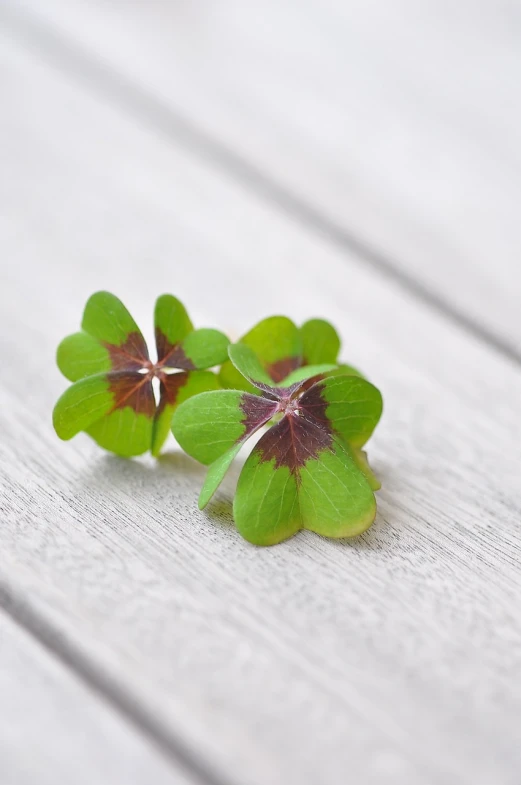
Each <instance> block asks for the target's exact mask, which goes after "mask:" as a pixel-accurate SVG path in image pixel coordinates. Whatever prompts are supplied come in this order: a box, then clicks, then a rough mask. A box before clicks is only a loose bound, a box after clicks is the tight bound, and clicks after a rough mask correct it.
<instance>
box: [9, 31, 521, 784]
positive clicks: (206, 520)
mask: <svg viewBox="0 0 521 785" xmlns="http://www.w3.org/2000/svg"><path fill="white" fill-rule="evenodd" d="M0 69H1V84H2V96H3V121H2V123H1V124H0V158H1V161H0V166H1V171H2V173H3V176H2V179H1V180H0V208H1V209H0V214H1V216H2V218H1V223H0V231H1V233H2V248H3V256H2V261H1V265H2V274H1V277H2V287H1V290H0V313H1V315H2V321H3V326H2V330H1V336H2V384H1V386H0V433H1V440H0V475H1V476H2V477H3V478H4V480H5V481H4V484H3V486H2V488H1V496H0V506H1V511H2V560H1V561H0V577H1V578H2V580H3V581H4V582H5V583H7V584H8V585H9V587H10V590H11V591H12V593H13V596H15V597H17V598H18V601H19V602H20V603H21V604H23V603H25V604H26V605H27V606H30V608H31V609H32V611H33V613H38V614H39V615H40V618H41V620H42V625H45V626H46V628H48V629H49V630H51V631H55V632H56V633H57V634H59V636H60V638H61V640H64V641H69V643H70V645H71V647H74V648H75V649H76V650H81V652H82V656H83V657H84V658H86V659H88V661H89V662H90V663H91V665H92V667H96V668H98V669H99V672H100V674H103V675H104V678H106V679H110V680H112V682H113V683H114V684H116V685H117V686H118V688H119V689H125V690H126V691H127V692H128V695H129V696H131V698H132V700H133V701H134V702H135V705H136V706H137V707H138V708H139V707H141V708H142V710H143V711H146V712H148V713H149V714H152V715H153V716H154V717H155V718H156V720H157V722H158V723H161V724H162V726H163V727H164V732H165V735H166V736H170V737H171V738H172V739H174V740H181V741H182V742H183V744H185V745H186V746H187V747H188V748H189V749H190V750H191V752H192V754H193V756H194V758H197V759H199V760H204V761H205V762H206V765H207V766H208V767H209V768H210V769H211V770H212V771H214V772H215V774H216V776H219V777H221V779H222V780H224V781H226V782H229V783H231V784H234V783H237V785H261V784H262V785H264V783H266V782H269V783H270V785H271V784H273V785H282V784H283V785H287V783H293V782H298V783H299V785H322V784H323V783H325V782H327V783H329V782H335V783H336V782H345V781H353V782H356V783H360V785H366V784H370V785H372V784H373V783H378V785H380V784H382V785H383V783H385V784H386V785H388V784H389V783H393V785H394V783H396V784H398V783H399V784H400V785H403V783H404V782H411V783H412V782H414V783H415V785H424V784H425V785H427V784H428V785H431V784H432V783H436V785H438V783H443V785H445V784H446V783H449V784H452V783H454V785H455V784H456V783H458V784H459V783H461V782H472V783H473V785H481V784H482V785H489V784H490V783H491V782H494V783H501V785H517V782H518V774H519V766H520V764H521V759H520V758H521V754H520V749H519V744H518V741H519V732H518V719H519V712H520V709H521V680H520V679H519V664H520V661H521V630H520V610H519V592H520V584H521V574H520V570H519V556H520V552H521V549H520V545H521V543H520V532H519V517H520V500H519V490H520V489H519V465H520V459H521V448H520V439H519V435H520V434H519V430H520V429H519V401H520V400H521V372H520V371H519V369H518V368H517V367H515V366H513V365H511V364H509V363H508V362H507V361H506V360H504V359H502V358H501V357H499V356H496V355H495V354H494V353H493V352H491V351H490V350H489V349H488V348H487V347H486V346H484V345H482V344H480V343H479V342H477V341H475V340H473V339H471V338H470V337H469V336H468V335H467V334H464V333H462V332H459V331H458V330H456V329H455V328H454V327H453V326H452V325H450V324H449V323H446V322H445V321H444V320H443V319H442V318H441V317H440V316H439V314H437V313H434V312H431V311H429V310H428V309H425V307H424V306H422V305H421V304H420V303H418V302H417V301H415V300H414V299H413V298H412V297H411V296H409V295H408V294H406V293H404V291H403V290H402V289H401V288H400V287H399V286H397V285H394V284H393V283H391V282H390V281H388V280H385V279H383V278H379V277H378V276H377V275H375V274H374V272H371V271H370V270H368V269H367V267H366V266H365V265H364V264H361V263H360V261H359V260H358V259H357V258H356V257H355V256H354V255H353V254H349V253H347V252H346V253H344V254H341V253H340V252H339V251H338V250H337V249H335V248H334V247H333V246H331V245H329V244H328V242H327V240H326V239H324V238H321V237H319V236H317V235H316V234H314V233H313V232H307V231H306V229H305V228H304V227H302V226H300V225H298V224H297V223H293V222H291V221H290V220H288V218H287V217H286V216H284V215H283V214H281V213H278V212H277V210H276V209H272V208H271V207H269V206H268V205H266V204H265V203H264V202H263V201H262V200H261V199H257V197H256V196H255V195H254V194H252V193H250V192H249V191H248V190H246V189H245V188H243V187H241V186H240V185H238V184H236V183H234V182H233V181H231V180H228V179H227V178H225V177H223V176H222V174H221V173H220V172H219V171H217V170H212V169H211V168H210V167H209V166H208V165H207V164H206V163H204V162H199V161H197V160H196V159H195V158H194V157H193V156H191V155H187V154H186V152H185V151H183V149H181V148H176V147H175V145H173V144H170V143H168V142H167V141H166V140H165V139H164V138H163V137H162V136H161V135H158V134H156V133H155V131H154V130H152V129H150V128H149V127H147V125H146V123H144V124H143V125H142V126H141V125H139V124H138V123H137V122H136V121H135V120H134V119H131V118H128V117H126V116H125V115H123V114H121V112H120V110H119V109H118V108H116V107H114V106H113V105H112V104H111V103H110V102H109V101H105V100H104V99H103V98H99V97H97V96H96V95H95V94H94V92H92V93H90V92H89V91H88V90H85V89H84V87H83V86H82V85H81V84H80V83H78V82H76V81H74V79H73V78H71V76H70V74H65V73H64V74H59V72H58V70H56V69H54V68H51V67H48V66H47V65H45V64H44V63H43V62H42V61H41V60H40V59H39V58H38V56H37V55H36V54H34V53H31V52H30V51H29V50H27V51H25V50H23V49H21V48H18V47H17V45H16V44H15V43H14V42H13V41H12V40H9V39H8V37H7V36H5V35H2V36H1V46H0ZM102 287H105V288H109V289H112V290H114V291H116V292H117V293H118V294H119V295H120V296H121V297H122V298H123V299H124V300H125V302H126V303H127V304H128V306H129V307H130V308H131V310H132V312H133V313H134V315H135V316H136V318H137V319H138V321H139V322H140V324H142V325H143V326H144V327H147V326H149V325H150V317H151V313H152V304H153V298H154V296H155V295H157V294H158V293H159V292H162V291H173V292H174V293H176V294H177V295H179V296H180V297H182V298H183V299H184V300H185V301H186V302H187V303H188V304H189V306H190V307H191V310H192V312H193V313H194V316H195V317H196V320H197V323H198V324H200V325H203V324H207V325H209V326H210V325H212V324H213V325H220V326H222V327H224V328H227V329H229V330H230V332H232V333H234V334H239V333H240V332H241V331H243V330H244V329H245V328H247V327H248V326H250V325H251V324H252V322H253V321H254V320H256V319H257V318H260V317H261V316H263V315H265V314H266V313H270V312H272V313H273V312H279V311H282V312H289V313H290V314H291V315H293V316H294V317H295V318H297V319H304V318H306V317H309V316H311V315H314V314H316V315H322V314H323V315H326V316H328V317H329V318H330V319H331V320H333V321H334V322H335V323H336V324H337V325H338V327H339V329H340V331H341V333H342V334H343V336H344V338H345V358H346V359H347V360H349V361H351V362H353V363H354V364H358V365H360V366H361V367H362V368H363V369H364V370H365V371H366V372H367V374H368V375H369V376H370V378H372V379H374V381H375V382H376V383H378V384H379V385H380V386H381V387H382V389H383V391H384V395H385V401H386V413H385V418H384V421H383V423H382V426H381V429H380V430H379V432H378V434H377V436H376V437H375V439H374V443H373V444H372V445H371V455H372V457H373V462H374V465H375V468H376V470H377V471H378V472H379V474H380V475H381V477H382V480H383V483H384V487H383V490H382V492H381V493H380V494H379V505H380V513H379V516H378V520H377V523H376V524H375V526H374V527H373V528H372V529H371V530H370V531H369V532H368V533H367V534H366V535H364V536H363V537H360V538H359V539H357V540H355V541H353V542H332V541H327V540H324V539H321V538H319V537H316V536H313V535H311V534H301V535H299V536H297V537H295V538H294V539H293V540H291V541H290V542H288V543H286V544H283V545H281V546H278V547H275V548H271V549H264V550H262V549H256V548H253V547H252V546H250V545H248V544H247V543H245V542H244V541H242V540H241V539H240V537H239V536H238V534H237V533H236V531H235V529H234V527H233V524H232V522H231V519H230V514H229V497H230V493H231V489H232V482H228V483H227V484H226V486H225V490H224V492H223V494H221V496H220V497H219V498H220V500H219V502H218V504H217V505H216V506H215V507H214V508H213V514H209V515H206V514H203V513H200V512H198V511H197V508H196V497H197V492H198V488H199V486H200V483H201V481H202V477H203V470H202V469H201V468H200V467H199V466H197V465H196V464H195V463H194V462H193V461H191V460H189V459H188V458H185V457H183V456H182V455H181V454H180V453H178V452H176V451H174V450H173V449H172V446H171V447H170V450H169V451H168V452H167V454H166V455H165V456H164V458H163V459H162V460H160V461H159V462H158V463H154V462H153V461H152V460H149V459H143V460H139V461H132V462H130V461H128V462H125V461H120V460H117V459H115V458H112V457H108V456H105V455H103V454H101V452H100V451H99V450H98V449H97V448H96V447H95V445H93V444H92V443H91V442H90V441H89V440H88V439H87V437H78V438H77V439H75V440H74V441H73V442H71V443H67V444H64V443H61V442H59V441H58V439H57V438H56V437H55V435H54V433H53V431H52V427H51V424H50V412H51V408H52V405H53V402H54V400H55V398H56V397H57V395H58V394H59V393H60V391H61V390H62V389H64V386H65V382H64V380H63V379H60V378H59V375H58V373H57V371H56V369H55V368H54V364H53V354H54V347H55V346H56V344H57V342H58V341H59V339H60V338H61V337H62V336H63V335H64V334H66V333H67V332H69V331H72V330H74V329H76V328H77V325H78V323H79V319H80V313H81V308H82V306H83V303H84V301H85V299H86V298H87V296H88V295H89V294H90V293H91V292H92V291H94V290H95V289H98V288H102ZM147 334H148V335H149V334H150V330H148V331H147Z"/></svg>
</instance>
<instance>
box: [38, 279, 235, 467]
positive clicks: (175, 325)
mask: <svg viewBox="0 0 521 785" xmlns="http://www.w3.org/2000/svg"><path fill="white" fill-rule="evenodd" d="M81 327H82V332H79V333H74V334H73V335H69V336H68V337H67V338H65V339H64V340H63V341H62V342H61V344H60V345H59V347H58V353H57V363H58V367H59V369H60V370H61V372H62V373H63V374H64V376H66V377H67V379H69V381H71V382H74V384H73V385H72V386H71V387H69V388H68V389H67V390H66V391H65V392H64V394H63V395H62V396H61V398H60V399H59V400H58V402H57V404H56V406H55V408H54V413H53V423H54V427H55V430H56V433H57V434H58V436H59V437H60V438H61V439H71V438H72V437H73V436H75V435H76V434H77V433H79V432H80V431H85V432H86V433H88V434H89V435H90V436H91V437H92V438H93V439H95V441H96V442H97V443H98V444H99V445H100V446H101V447H104V448H105V449H106V450H110V451H111V452H114V453H116V454H117V455H121V456H124V457H130V456H133V455H140V454H142V453H144V452H146V451H147V450H151V451H152V454H153V455H158V454H159V452H160V450H161V447H162V446H163V443H164V441H165V439H166V437H167V435H168V433H169V429H170V423H171V420H172V414H173V412H174V411H175V409H176V407H177V406H178V405H179V404H180V403H181V402H183V401H186V400H187V399H188V398H190V397H191V396H192V395H195V394H197V393H201V392H203V391H208V390H218V389H219V387H220V384H219V382H218V379H217V377H216V375H215V374H213V373H211V372H210V371H207V370H204V369H207V368H212V367H213V366H215V365H219V364H220V363H222V362H223V360H225V359H226V356H227V347H228V343H229V341H228V338H226V336H225V335H223V334H222V333H221V332H218V331H217V330H208V329H201V330H194V328H193V325H192V322H191V321H190V318H189V316H188V314H187V312H186V310H185V307H184V306H183V305H182V303H180V302H179V300H177V299H176V298H175V297H173V296H172V295H169V294H164V295H162V296H161V297H159V299H158V300H157V302H156V306H155V339H156V347H157V361H156V362H153V361H152V360H151V359H150V356H149V353H148V348H147V345H146V343H145V340H144V338H143V336H142V334H141V332H140V330H139V328H138V326H137V324H136V323H135V321H134V319H133V318H132V316H131V315H130V313H129V312H128V311H127V309H126V308H125V306H124V305H123V303H122V302H121V301H120V300H119V299H118V298H117V297H115V296H114V295H113V294H110V293H109V292H97V293H96V294H93V295H92V297H91V298H90V299H89V300H88V302H87V305H86V306H85V311H84V314H83V321H82V325H81ZM154 378H156V379H158V380H159V389H160V394H159V402H158V403H156V399H155V395H154V389H153V386H152V380H153V379H154Z"/></svg>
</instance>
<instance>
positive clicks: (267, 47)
mask: <svg viewBox="0 0 521 785" xmlns="http://www.w3.org/2000/svg"><path fill="white" fill-rule="evenodd" d="M7 6H11V7H12V6H15V7H16V8H18V9H20V8H22V7H25V8H27V9H29V11H30V17H29V18H30V19H32V20H33V21H34V20H38V18H40V19H42V20H43V21H44V23H48V24H50V26H51V29H55V30H58V31H61V32H62V33H63V34H64V35H65V37H66V39H68V38H70V40H71V41H76V42H78V43H79V44H81V46H82V47H83V48H84V49H85V50H86V51H87V52H88V53H90V54H91V55H92V57H93V59H94V60H96V61H98V62H101V63H103V64H105V65H106V66H107V67H108V68H109V69H111V68H113V69H115V70H116V72H117V73H120V74H122V75H123V76H124V77H127V78H129V79H130V81H131V83H135V85H136V86H138V87H141V88H145V89H146V90H147V91H149V93H150V94H151V95H153V96H155V97H156V98H157V99H158V100H159V101H161V102H162V103H163V104H164V105H165V106H166V107H169V108H170V109H171V110H172V112H174V113H176V114H177V115H178V116H180V117H181V118H185V119H186V120H187V121H188V123H193V124H194V125H195V126H196V127H197V128H198V129H200V130H201V131H202V132H203V133H205V134H207V135H208V136H209V137H211V138H212V139H214V140H217V141H218V142H220V143H222V144H223V145H225V146H226V147H227V148H228V149H230V150H232V151H233V153H234V154H236V155H238V156H240V157H243V158H244V159H246V160H248V161H249V162H250V163H251V164H253V166H255V167H257V168H258V169H260V170H261V171H262V172H263V173H265V174H266V175H268V176H269V177H270V178H272V180H274V181H275V182H277V183H278V184H280V185H281V186H283V187H285V188H287V189H288V190H289V191H290V192H291V193H293V194H294V195H295V196H296V197H297V198H298V199H302V200H303V201H304V202H306V203H307V204H309V205H311V206H312V207H313V208H315V209H316V210H317V211H318V212H319V213H320V214H322V215H323V216H325V217H326V218H327V219H329V220H331V221H333V222H334V223H335V224H337V225H338V226H339V227H341V228H342V229H343V230H345V231H346V232H347V233H349V234H352V235H353V237H354V238H355V239H358V240H360V242H361V243H363V244H366V246H367V247H368V248H369V249H373V250H375V251H376V252H378V253H380V254H382V255H383V256H384V257H385V258H386V259H387V260H389V263H390V264H391V266H392V267H394V268H395V269H398V270H400V271H401V272H403V273H405V274H406V275H408V276H412V278H413V279H416V280H417V281H418V282H420V283H421V285H422V286H423V287H424V288H425V289H426V290H427V291H428V292H431V293H432V295H433V296H434V297H437V298H439V299H440V300H442V301H444V302H446V303H447V304H448V305H449V306H450V307H451V308H453V309H455V310H456V311H457V312H459V313H460V314H462V315H463V316H466V317H467V318H469V319H470V320H472V321H474V322H475V323H477V324H479V325H481V326H482V327H483V328H484V329H486V330H489V331H491V332H492V333H494V334H495V335H497V336H498V338H499V340H501V341H503V342H504V343H505V344H506V345H507V346H508V347H510V349H511V350H512V351H514V352H515V353H517V355H518V356H519V354H520V352H521V318H520V316H519V300H520V297H521V273H520V269H521V267H520V262H519V259H520V256H521V230H520V222H519V217H518V205H519V204H520V202H521V157H520V151H519V137H520V133H521V92H520V91H519V81H520V76H521V49H520V47H519V37H520V32H521V10H520V5H519V3H517V2H514V1H513V0H507V1H506V2H497V1H496V0H479V2H475V0H472V2H471V0H463V1H462V2H458V3H451V2H440V1H439V0H421V2H418V0H392V2H388V0H371V1H370V2H368V1H367V0H352V1H351V2H348V3H346V2H345V1H344V0H326V1H324V0H301V2H298V3H295V2H291V0H262V2H243V1H242V0H241V1H240V2H238V1H237V0H226V1H221V2H219V3H201V2H199V3H197V2H195V3H194V2H191V3H172V2H170V0H155V2H133V3H107V2H105V1H104V0H98V2H89V3H87V2H82V0H67V1H66V2H65V0H48V2H46V3H45V4H42V3H41V2H39V1H38V0H20V1H19V0H16V2H13V0H11V2H8V3H7ZM44 37H45V36H44Z"/></svg>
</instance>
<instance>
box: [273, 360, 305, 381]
mask: <svg viewBox="0 0 521 785" xmlns="http://www.w3.org/2000/svg"><path fill="white" fill-rule="evenodd" d="M301 365H302V358H301V357H283V358H282V359H281V360H277V361H276V362H274V363H270V364H269V365H267V366H266V370H267V372H268V373H269V375H270V376H271V378H272V379H273V381H274V382H275V383H276V384H278V383H279V382H282V381H284V379H285V378H286V376H289V374H290V373H292V372H293V371H296V370H297V368H300V367H301Z"/></svg>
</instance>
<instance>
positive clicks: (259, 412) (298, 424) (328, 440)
mask: <svg viewBox="0 0 521 785" xmlns="http://www.w3.org/2000/svg"><path fill="white" fill-rule="evenodd" d="M303 390H304V392H303ZM322 390H323V387H322V386H321V385H320V384H314V385H313V386H312V387H311V388H310V389H308V390H306V387H305V384H302V385H295V386H294V387H292V388H289V389H286V390H284V389H283V388H280V387H279V388H273V389H271V390H270V393H269V394H270V396H271V397H273V398H275V397H276V398H277V400H272V399H271V398H270V399H268V398H266V397H259V396H256V395H250V394H249V393H245V394H244V395H243V396H242V400H241V409H242V411H243V412H244V419H243V420H242V422H243V424H244V425H245V426H246V432H245V433H244V434H243V436H242V437H241V439H244V438H247V436H249V435H250V434H251V433H252V432H253V431H255V430H257V428H259V427H260V426H261V425H264V424H265V423H267V422H268V421H269V420H271V419H272V417H274V416H275V415H276V414H282V415H283V417H282V419H281V420H280V422H278V423H277V424H276V425H274V426H272V427H271V428H270V429H269V431H267V433H265V434H264V436H263V437H262V438H261V439H260V441H259V443H258V444H257V446H256V447H255V451H256V452H257V454H258V455H259V457H260V460H261V461H272V460H274V461H275V468H277V469H278V468H280V467H281V466H286V467H287V468H288V469H289V470H290V472H291V474H294V475H296V477H297V479H298V470H299V469H300V468H301V467H302V466H304V464H305V463H306V461H308V460H312V459H316V458H317V457H318V455H319V454H320V453H321V452H322V451H323V450H325V449H331V447H332V444H333V432H332V428H331V424H330V422H329V420H328V419H327V416H326V410H327V407H328V405H329V404H328V402H327V401H325V400H324V399H323V398H322ZM265 394H266V393H265Z"/></svg>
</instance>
